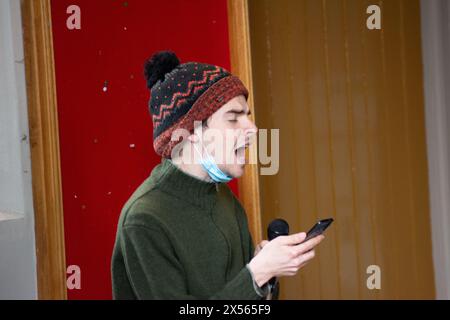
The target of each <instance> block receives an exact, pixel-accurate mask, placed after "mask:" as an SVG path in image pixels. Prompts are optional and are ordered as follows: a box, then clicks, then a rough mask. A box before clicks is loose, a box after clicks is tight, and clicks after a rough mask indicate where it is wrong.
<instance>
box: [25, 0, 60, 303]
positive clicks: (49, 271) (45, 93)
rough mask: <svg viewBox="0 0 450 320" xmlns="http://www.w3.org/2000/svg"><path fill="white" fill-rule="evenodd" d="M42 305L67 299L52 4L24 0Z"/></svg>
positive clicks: (39, 288)
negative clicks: (43, 301) (50, 300)
mask: <svg viewBox="0 0 450 320" xmlns="http://www.w3.org/2000/svg"><path fill="white" fill-rule="evenodd" d="M21 6H22V25H23V35H24V55H25V76H26V85H27V101H28V118H29V120H28V122H29V130H30V149H31V150H30V151H31V166H32V187H33V206H34V217H35V218H34V223H35V234H36V268H37V286H38V299H45V300H47V299H67V290H66V261H65V247H64V216H63V205H62V190H61V170H60V157H59V155H60V153H59V135H58V110H57V104H56V82H55V64H54V59H53V57H54V56H53V40H52V27H51V25H52V22H51V10H50V0H22V2H21Z"/></svg>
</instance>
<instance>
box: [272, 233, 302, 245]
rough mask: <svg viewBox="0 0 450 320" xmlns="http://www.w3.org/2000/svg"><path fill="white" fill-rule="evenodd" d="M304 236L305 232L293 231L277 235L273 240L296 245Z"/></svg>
mask: <svg viewBox="0 0 450 320" xmlns="http://www.w3.org/2000/svg"><path fill="white" fill-rule="evenodd" d="M305 238H306V233H304V232H300V233H294V234H291V235H289V236H279V237H278V238H276V239H275V240H274V241H279V242H280V243H282V244H284V245H297V244H299V243H300V242H302V241H303V240H305Z"/></svg>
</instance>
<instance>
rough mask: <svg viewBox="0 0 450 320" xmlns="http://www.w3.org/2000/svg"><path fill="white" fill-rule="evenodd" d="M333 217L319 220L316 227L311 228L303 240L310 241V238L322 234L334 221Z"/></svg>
mask: <svg viewBox="0 0 450 320" xmlns="http://www.w3.org/2000/svg"><path fill="white" fill-rule="evenodd" d="M333 221H334V220H333V218H329V219H323V220H320V221H318V222H317V223H316V224H315V225H314V227H312V228H311V230H309V231H308V233H307V234H306V238H305V240H303V242H305V241H308V240H309V239H312V238H314V237H317V236H318V235H320V234H322V233H323V232H324V231H325V229H326V228H328V227H329V226H330V224H331V223H332V222H333Z"/></svg>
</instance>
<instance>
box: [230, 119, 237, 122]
mask: <svg viewBox="0 0 450 320" xmlns="http://www.w3.org/2000/svg"><path fill="white" fill-rule="evenodd" d="M228 121H230V122H236V121H237V119H228Z"/></svg>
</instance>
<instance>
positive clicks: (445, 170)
mask: <svg viewBox="0 0 450 320" xmlns="http://www.w3.org/2000/svg"><path fill="white" fill-rule="evenodd" d="M421 17H422V22H421V27H422V54H423V66H424V89H425V118H426V131H427V148H428V173H429V190H430V210H431V224H432V242H433V260H434V271H435V283H436V297H437V298H438V299H450V111H449V108H450V63H449V58H450V1H448V0H422V1H421Z"/></svg>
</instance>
